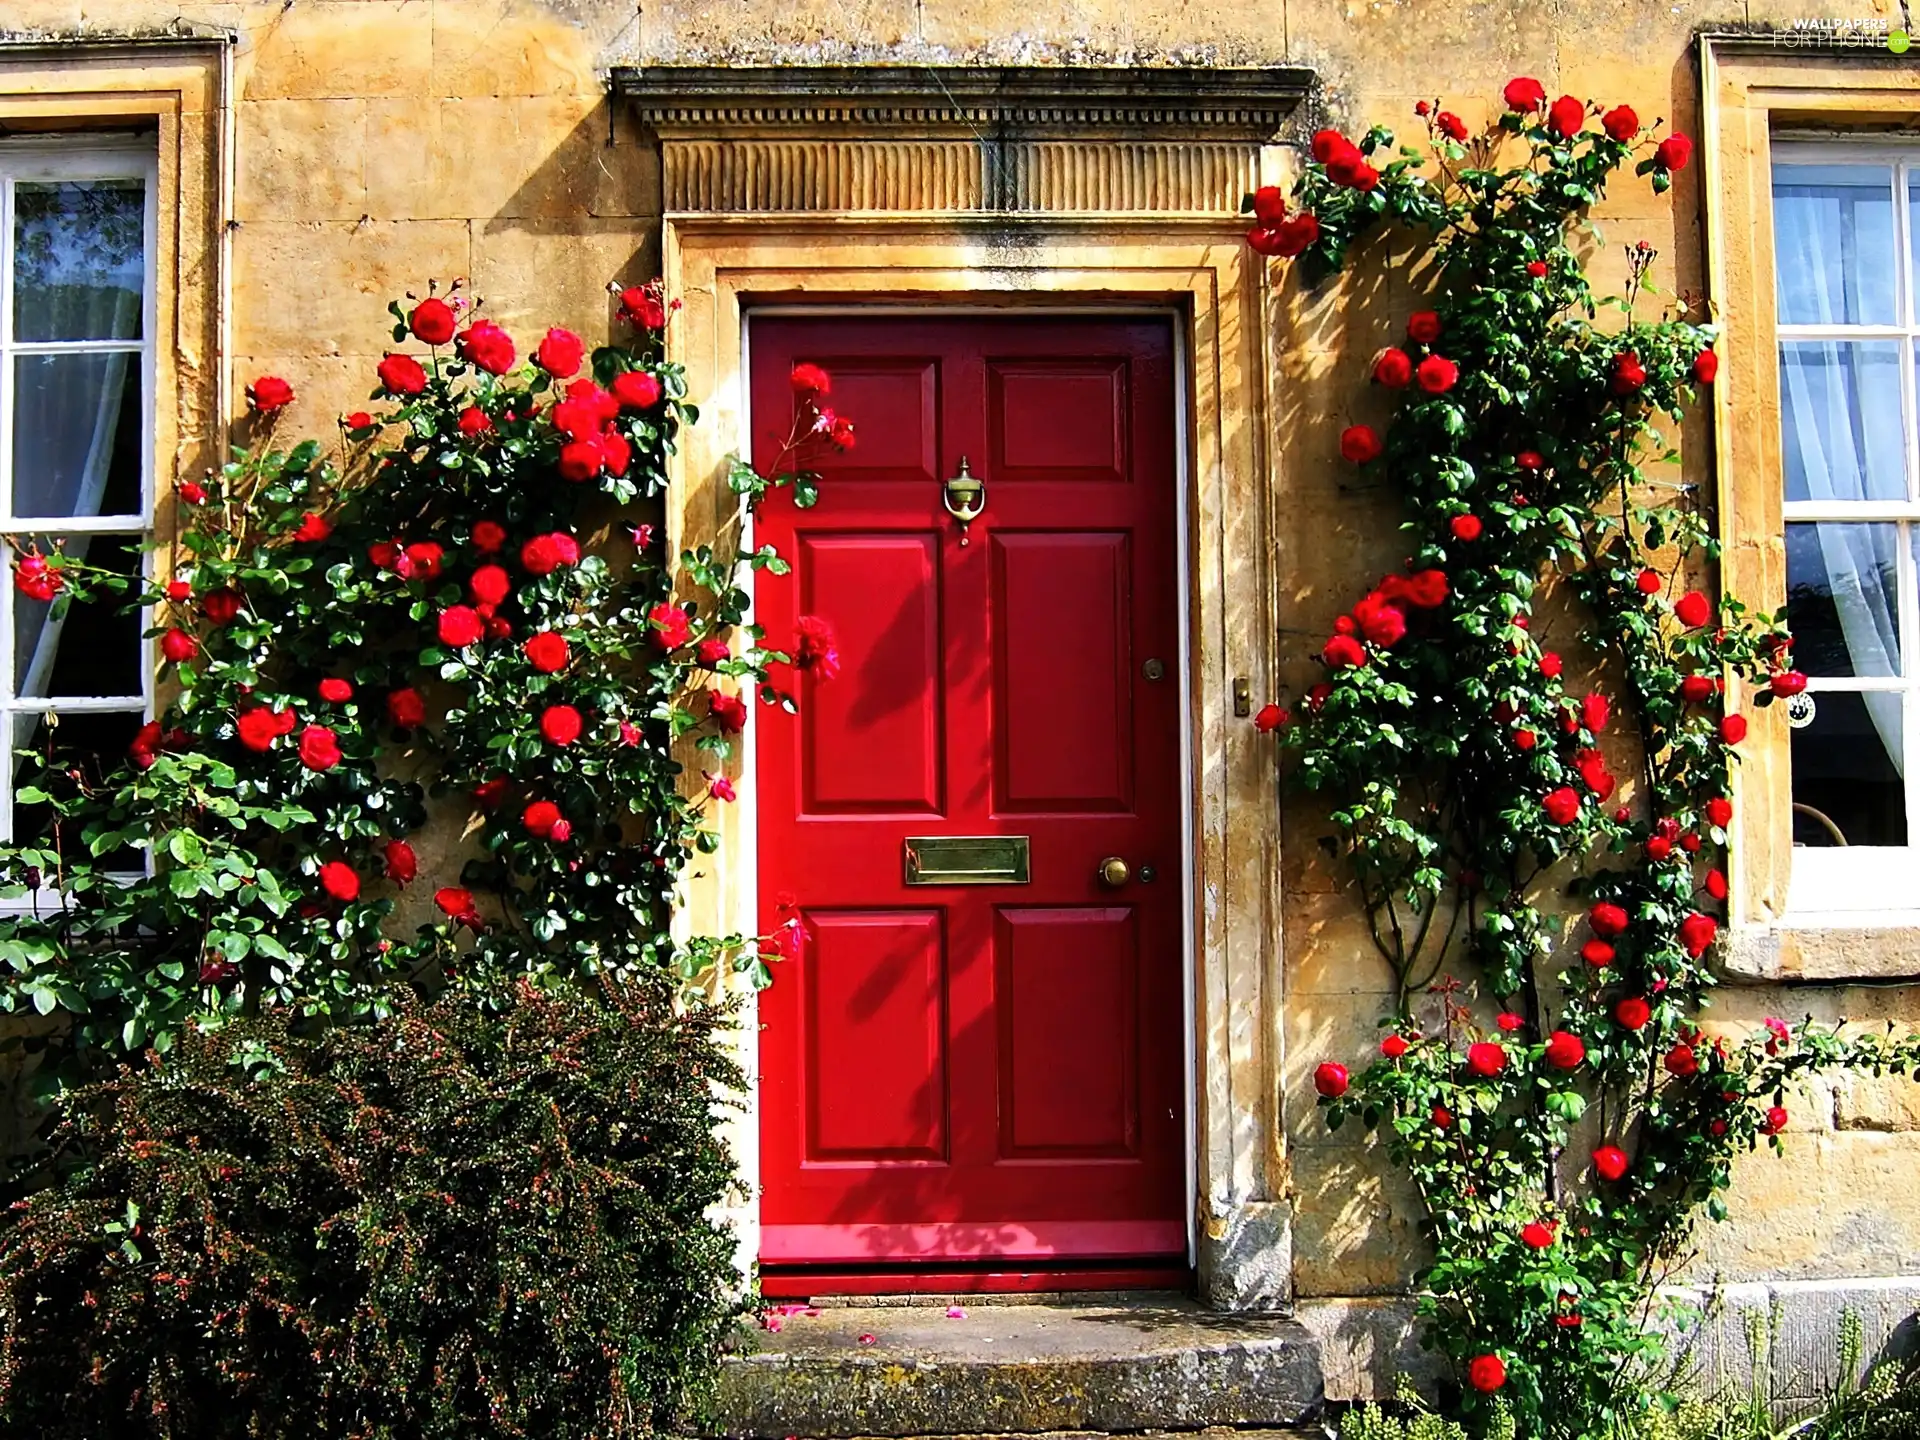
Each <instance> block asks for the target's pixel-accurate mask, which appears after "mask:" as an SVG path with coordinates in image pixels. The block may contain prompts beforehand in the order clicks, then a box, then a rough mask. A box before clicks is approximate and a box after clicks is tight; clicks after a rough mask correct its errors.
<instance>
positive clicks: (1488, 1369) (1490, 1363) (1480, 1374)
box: [1467, 80, 1537, 1395]
mask: <svg viewBox="0 0 1920 1440" xmlns="http://www.w3.org/2000/svg"><path fill="white" fill-rule="evenodd" d="M1519 83H1520V82H1519V81H1517V80H1516V81H1514V82H1513V84H1514V85H1517V84H1519ZM1526 83H1527V84H1529V85H1534V86H1535V87H1536V88H1537V82H1536V81H1532V80H1529V81H1527V82H1526ZM1507 89H1508V90H1512V89H1513V85H1509V86H1507ZM1516 108H1518V107H1516ZM1467 1383H1468V1384H1469V1385H1471V1386H1473V1388H1474V1389H1476V1390H1478V1391H1479V1392H1480V1393H1481V1394H1482V1395H1491V1394H1492V1393H1493V1392H1494V1391H1496V1390H1498V1389H1499V1388H1500V1387H1501V1386H1502V1385H1504V1384H1506V1383H1507V1362H1506V1361H1504V1360H1502V1359H1501V1358H1500V1357H1499V1356H1498V1355H1476V1356H1474V1357H1473V1360H1472V1362H1471V1363H1470V1364H1469V1365H1468V1366H1467Z"/></svg>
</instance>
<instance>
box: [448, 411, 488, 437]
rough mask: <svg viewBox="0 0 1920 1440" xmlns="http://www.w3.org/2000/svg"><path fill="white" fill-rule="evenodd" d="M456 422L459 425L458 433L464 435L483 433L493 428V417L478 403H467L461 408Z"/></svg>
mask: <svg viewBox="0 0 1920 1440" xmlns="http://www.w3.org/2000/svg"><path fill="white" fill-rule="evenodd" d="M457 423H458V424H459V426H460V433H461V434H462V435H466V436H474V435H484V434H486V433H487V431H489V430H491V429H493V417H492V416H490V415H488V414H487V412H486V411H484V410H482V409H481V408H480V407H479V406H478V405H469V406H467V408H466V409H464V410H462V411H461V412H460V419H459V421H458V422H457Z"/></svg>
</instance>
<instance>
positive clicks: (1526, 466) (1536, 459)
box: [1513, 450, 1547, 504]
mask: <svg viewBox="0 0 1920 1440" xmlns="http://www.w3.org/2000/svg"><path fill="white" fill-rule="evenodd" d="M1513 463H1514V464H1516V465H1518V466H1519V467H1520V468H1521V469H1522V470H1538V469H1540V468H1541V467H1543V466H1544V465H1545V464H1546V463H1547V462H1546V459H1545V457H1544V456H1542V455H1541V454H1540V452H1539V451H1538V450H1522V451H1520V452H1519V453H1518V454H1516V455H1515V456H1514V457H1513ZM1515 503H1516V504H1517V503H1519V502H1518V501H1516V502H1515Z"/></svg>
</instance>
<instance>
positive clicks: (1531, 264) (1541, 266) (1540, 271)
mask: <svg viewBox="0 0 1920 1440" xmlns="http://www.w3.org/2000/svg"><path fill="white" fill-rule="evenodd" d="M1527 274H1529V275H1531V276H1532V277H1533V278H1534V279H1536V280H1543V279H1545V278H1546V274H1547V262H1546V261H1544V260H1529V261H1528V262H1527Z"/></svg>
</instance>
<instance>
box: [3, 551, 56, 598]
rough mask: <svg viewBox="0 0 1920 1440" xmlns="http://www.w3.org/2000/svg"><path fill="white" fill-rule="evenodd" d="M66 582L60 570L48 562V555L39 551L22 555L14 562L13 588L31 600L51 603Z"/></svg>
mask: <svg viewBox="0 0 1920 1440" xmlns="http://www.w3.org/2000/svg"><path fill="white" fill-rule="evenodd" d="M66 583H67V582H66V580H65V579H64V578H63V577H62V576H61V574H60V572H59V570H57V569H55V568H54V567H53V566H52V565H49V564H48V563H47V557H46V556H44V555H41V554H39V553H37V552H29V553H28V554H25V555H22V556H21V557H20V559H19V560H18V561H17V562H16V563H15V564H14V567H13V588H14V589H16V590H18V591H19V592H20V593H21V594H22V595H24V596H26V597H27V598H28V599H29V600H38V601H39V602H40V603H41V604H43V605H45V604H49V603H51V602H52V600H53V597H54V596H56V595H58V594H59V593H60V591H61V590H62V589H64V588H65V586H66Z"/></svg>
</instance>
